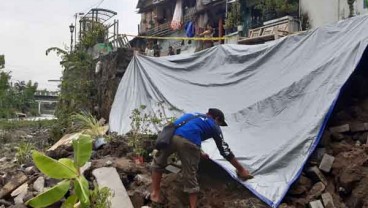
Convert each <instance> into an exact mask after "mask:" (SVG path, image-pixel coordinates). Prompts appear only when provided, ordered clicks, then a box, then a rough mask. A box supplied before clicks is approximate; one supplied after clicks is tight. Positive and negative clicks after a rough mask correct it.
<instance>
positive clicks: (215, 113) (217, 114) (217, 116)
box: [207, 108, 227, 126]
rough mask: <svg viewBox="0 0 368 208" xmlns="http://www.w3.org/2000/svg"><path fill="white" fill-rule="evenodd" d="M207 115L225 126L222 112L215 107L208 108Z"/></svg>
mask: <svg viewBox="0 0 368 208" xmlns="http://www.w3.org/2000/svg"><path fill="white" fill-rule="evenodd" d="M207 115H208V116H210V117H211V118H213V119H214V120H215V121H216V123H217V124H218V125H220V126H227V123H226V122H225V115H224V113H223V112H222V111H221V110H219V109H217V108H210V109H208V112H207Z"/></svg>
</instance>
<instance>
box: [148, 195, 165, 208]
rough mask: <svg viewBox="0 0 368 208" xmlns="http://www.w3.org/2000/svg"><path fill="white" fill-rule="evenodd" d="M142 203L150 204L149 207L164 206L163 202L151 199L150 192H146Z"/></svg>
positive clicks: (162, 207)
mask: <svg viewBox="0 0 368 208" xmlns="http://www.w3.org/2000/svg"><path fill="white" fill-rule="evenodd" d="M143 204H144V205H147V206H150V207H151V208H165V206H164V204H163V203H160V202H155V201H152V200H151V194H147V195H146V196H145V197H144V203H143Z"/></svg>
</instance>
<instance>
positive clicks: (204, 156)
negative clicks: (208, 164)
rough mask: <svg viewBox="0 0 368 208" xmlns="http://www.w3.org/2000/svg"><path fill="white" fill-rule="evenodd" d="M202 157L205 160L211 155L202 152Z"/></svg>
mask: <svg viewBox="0 0 368 208" xmlns="http://www.w3.org/2000/svg"><path fill="white" fill-rule="evenodd" d="M201 158H202V159H204V160H208V159H210V156H209V155H208V154H207V153H204V152H201Z"/></svg>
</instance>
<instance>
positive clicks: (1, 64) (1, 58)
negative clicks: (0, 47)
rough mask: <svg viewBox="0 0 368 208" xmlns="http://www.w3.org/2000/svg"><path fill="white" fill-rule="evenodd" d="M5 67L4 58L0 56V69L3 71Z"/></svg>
mask: <svg viewBox="0 0 368 208" xmlns="http://www.w3.org/2000/svg"><path fill="white" fill-rule="evenodd" d="M4 67H5V56H4V55H0V69H3V68H4Z"/></svg>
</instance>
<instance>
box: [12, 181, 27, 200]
mask: <svg viewBox="0 0 368 208" xmlns="http://www.w3.org/2000/svg"><path fill="white" fill-rule="evenodd" d="M27 192H28V183H24V184H23V185H21V186H19V187H18V188H17V189H15V190H14V191H13V192H12V193H11V194H10V196H11V197H16V196H18V195H20V194H22V193H24V195H25V194H27Z"/></svg>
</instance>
